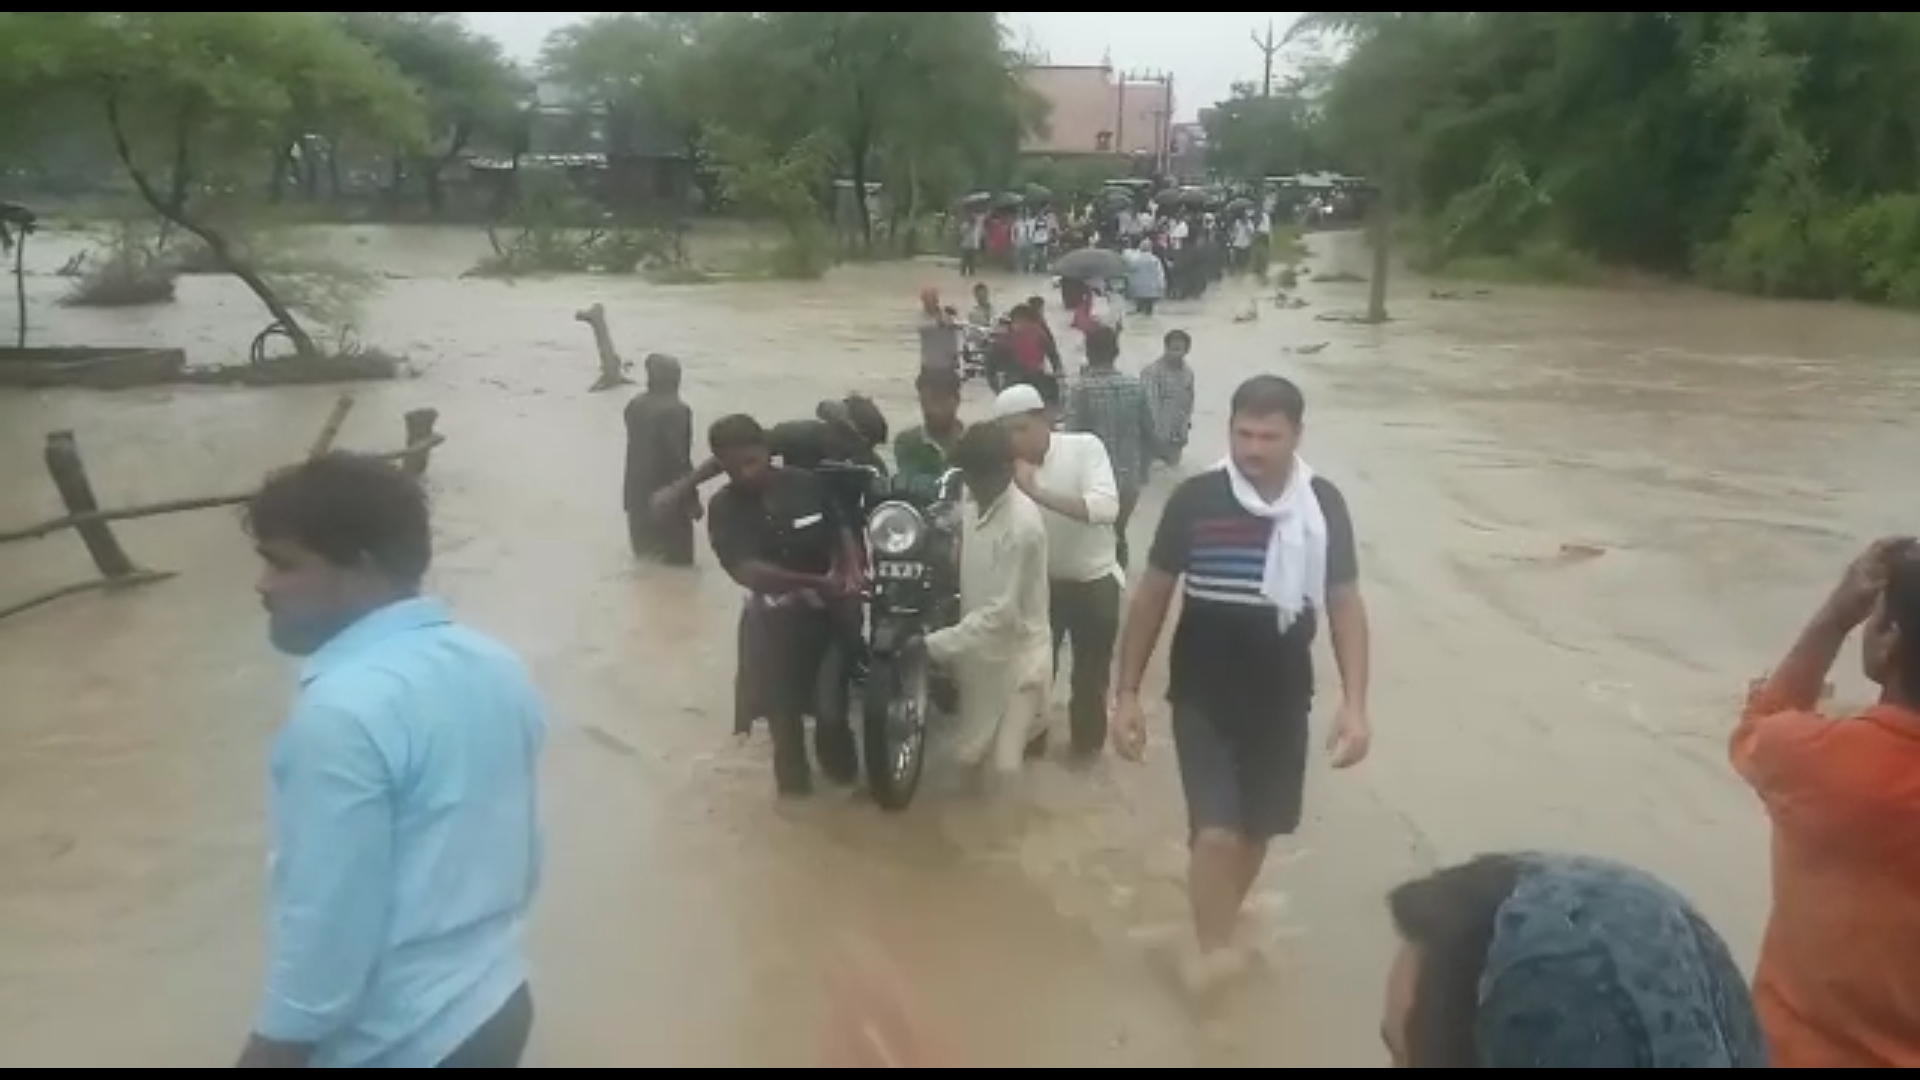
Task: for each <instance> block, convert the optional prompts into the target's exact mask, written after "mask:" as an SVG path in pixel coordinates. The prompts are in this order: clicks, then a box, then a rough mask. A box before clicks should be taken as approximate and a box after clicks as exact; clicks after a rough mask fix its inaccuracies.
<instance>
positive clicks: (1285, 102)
mask: <svg viewBox="0 0 1920 1080" xmlns="http://www.w3.org/2000/svg"><path fill="white" fill-rule="evenodd" d="M1313 89H1314V88H1313V86H1312V85H1311V83H1310V82H1309V80H1308V79H1307V78H1306V77H1305V76H1301V77H1297V78H1294V79H1290V80H1288V81H1287V82H1285V83H1284V84H1282V85H1281V86H1280V87H1279V88H1278V89H1277V90H1276V92H1275V93H1274V94H1272V95H1271V96H1263V95H1262V94H1260V93H1259V91H1258V88H1256V87H1255V86H1254V85H1253V84H1252V83H1237V84H1235V85H1234V87H1233V93H1232V96H1230V97H1229V98H1227V100H1225V101H1222V102H1220V103H1219V104H1217V105H1215V106H1214V107H1213V108H1212V109H1211V110H1209V111H1207V112H1206V113H1205V114H1204V120H1205V123H1206V130H1207V168H1208V170H1209V171H1211V172H1213V173H1214V174H1215V175H1218V176H1225V177H1232V178H1234V179H1239V180H1257V179H1259V178H1260V177H1263V176H1288V175H1292V174H1295V173H1303V172H1317V171H1320V170H1323V169H1328V168H1331V167H1332V166H1333V164H1334V162H1333V159H1332V154H1331V153H1330V151H1329V150H1328V149H1327V148H1326V147H1325V146H1324V145H1323V142H1324V140H1323V139H1322V138H1321V132H1320V110H1319V106H1318V105H1317V104H1316V103H1315V101H1314V100H1313Z"/></svg>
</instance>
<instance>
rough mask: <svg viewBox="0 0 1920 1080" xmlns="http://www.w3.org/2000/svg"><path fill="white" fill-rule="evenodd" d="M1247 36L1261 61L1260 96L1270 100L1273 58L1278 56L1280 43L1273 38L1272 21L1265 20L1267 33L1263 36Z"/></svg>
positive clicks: (1271, 94)
mask: <svg viewBox="0 0 1920 1080" xmlns="http://www.w3.org/2000/svg"><path fill="white" fill-rule="evenodd" d="M1249 36H1251V37H1252V38H1253V45H1254V47H1255V48H1257V49H1259V50H1260V58H1261V61H1262V63H1261V69H1260V96H1261V97H1263V98H1270V97H1272V96H1273V58H1274V57H1275V56H1276V55H1278V54H1279V52H1280V46H1281V44H1282V42H1281V41H1280V40H1279V39H1277V38H1275V37H1274V36H1273V20H1272V19H1268V20H1267V32H1266V34H1265V35H1264V36H1262V35H1260V34H1251V35H1249Z"/></svg>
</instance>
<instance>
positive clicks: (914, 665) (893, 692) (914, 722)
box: [860, 656, 928, 810]
mask: <svg viewBox="0 0 1920 1080" xmlns="http://www.w3.org/2000/svg"><path fill="white" fill-rule="evenodd" d="M927 699H928V692H927V663H926V660H925V659H924V658H921V657H913V658H904V657H899V656H876V657H874V658H873V659H872V661H870V663H869V666H868V668H867V678H866V681H865V682H863V683H862V684H861V687H860V727H861V731H860V736H861V747H860V750H861V756H862V757H863V758H864V759H865V764H866V767H867V786H868V788H869V789H871V790H872V792H873V801H874V802H876V803H879V804H880V808H881V809H882V810H905V809H906V808H907V807H908V806H909V805H911V804H912V802H913V796H914V793H915V792H917V791H918V790H919V789H920V773H921V771H922V770H923V769H924V768H925V767H926V754H927V710H928V703H927Z"/></svg>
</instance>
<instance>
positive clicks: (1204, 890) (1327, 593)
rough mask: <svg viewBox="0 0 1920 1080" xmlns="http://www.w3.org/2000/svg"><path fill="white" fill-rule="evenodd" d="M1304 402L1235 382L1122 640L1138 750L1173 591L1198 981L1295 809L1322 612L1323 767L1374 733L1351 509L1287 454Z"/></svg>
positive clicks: (1214, 962)
mask: <svg viewBox="0 0 1920 1080" xmlns="http://www.w3.org/2000/svg"><path fill="white" fill-rule="evenodd" d="M1305 411H1306V406H1305V401H1304V399H1303V398H1302V396H1301V394H1300V390H1299V388H1298V387H1296V386H1294V385H1293V383H1291V382H1289V381H1287V380H1286V379H1283V378H1280V377H1279V376H1276V375H1259V376H1255V377H1254V378H1252V379H1249V380H1247V381H1246V382H1244V383H1242V384H1241V385H1240V388H1239V389H1238V390H1236V391H1235V392H1234V395H1233V403H1232V409H1231V414H1230V420H1229V423H1230V431H1229V439H1230V453H1229V456H1228V460H1227V461H1225V462H1223V463H1222V464H1221V467H1219V468H1217V469H1214V470H1211V471H1209V472H1204V473H1201V474H1199V475H1197V476H1193V477H1190V478H1188V479H1187V480H1185V481H1184V482H1182V483H1181V485H1180V486H1179V487H1178V488H1176V489H1175V490H1174V492H1173V494H1172V495H1171V496H1170V497H1169V498H1168V500H1167V507H1166V511H1165V513H1164V514H1163V515H1162V517H1161V519H1160V526H1159V529H1158V531H1157V532H1156V533H1155V536H1154V540H1153V549H1152V551H1151V552H1150V553H1149V554H1148V556H1147V569H1146V572H1145V573H1144V574H1143V575H1142V576H1141V579H1140V582H1139V585H1138V586H1137V588H1136V589H1135V591H1134V596H1133V604H1132V610H1131V611H1130V612H1128V615H1127V618H1126V621H1125V631H1124V633H1123V634H1122V636H1121V639H1120V650H1119V651H1120V661H1119V667H1118V671H1117V673H1116V676H1117V687H1118V688H1117V690H1116V692H1115V695H1114V709H1113V714H1112V724H1113V740H1114V744H1115V747H1116V749H1117V750H1118V751H1119V752H1120V753H1121V754H1122V755H1125V756H1127V757H1129V758H1133V759H1135V760H1138V758H1139V756H1140V752H1141V750H1142V749H1143V748H1144V747H1145V745H1146V733H1145V728H1144V718H1143V715H1142V712H1141V708H1140V696H1139V695H1140V680H1141V677H1142V676H1143V675H1144V674H1145V672H1146V668H1147V661H1148V660H1149V659H1151V658H1152V655H1153V649H1154V645H1155V643H1157V642H1158V641H1159V640H1160V630H1161V628H1162V626H1164V625H1165V623H1166V617H1167V608H1168V606H1169V604H1170V603H1171V602H1172V600H1173V596H1174V591H1175V590H1176V589H1179V590H1180V591H1181V594H1182V602H1181V606H1180V621H1179V624H1178V626H1177V627H1176V629H1175V631H1174V636H1173V652H1172V654H1171V656H1170V657H1169V663H1168V669H1169V685H1168V688H1167V700H1168V702H1169V703H1170V704H1171V705H1172V707H1173V737H1174V746H1175V749H1176V750H1177V752H1178V756H1179V761H1180V780H1181V786H1182V787H1183V788H1184V789H1185V792H1186V798H1187V814H1188V825H1189V841H1190V849H1189V850H1190V853H1189V857H1188V870H1187V889H1188V899H1189V902H1190V904H1191V905H1192V909H1193V922H1194V932H1195V934H1196V936H1197V937H1198V939H1199V940H1198V944H1199V949H1198V951H1197V953H1196V954H1195V955H1194V956H1193V957H1192V959H1191V961H1190V962H1189V963H1188V964H1187V965H1186V967H1185V971H1184V972H1183V975H1184V976H1185V977H1186V980H1187V982H1188V985H1189V987H1190V988H1191V989H1193V990H1195V991H1204V990H1206V989H1209V988H1211V987H1212V986H1214V985H1216V984H1218V983H1219V982H1220V981H1221V980H1222V979H1224V978H1226V977H1228V976H1230V975H1232V974H1234V973H1235V971H1236V970H1237V969H1238V967H1239V966H1240V963H1241V961H1242V959H1243V956H1242V954H1241V953H1240V952H1239V951H1237V950H1235V949H1234V948H1233V947H1232V946H1233V938H1234V930H1235V925H1236V923H1237V922H1238V920H1239V915H1240V910H1241V908H1242V906H1243V905H1244V904H1245V903H1246V899H1247V896H1248V895H1249V894H1250V893H1251V892H1252V890H1253V885H1254V882H1255V881H1256V880H1258V878H1259V876H1260V869H1261V866H1262V864H1263V863H1264V861H1265V859H1266V854H1267V844H1268V842H1269V841H1271V840H1272V839H1273V838H1274V837H1276V836H1287V835H1290V834H1292V833H1293V832H1294V830H1295V829H1297V828H1298V827H1299V825H1300V817H1301V794H1302V787H1303V785H1304V783H1305V780H1306V770H1307V759H1308V757H1309V753H1308V719H1309V715H1310V713H1311V712H1312V707H1313V649H1312V646H1313V640H1314V638H1315V637H1316V636H1317V634H1318V629H1319V624H1320V621H1321V619H1322V618H1323V617H1324V619H1325V620H1326V623H1327V628H1328V631H1329V635H1330V636H1331V637H1332V639H1333V653H1334V658H1335V660H1336V661H1338V663H1339V668H1340V682H1341V690H1342V692H1343V700H1342V703H1341V706H1340V711H1339V715H1338V718H1337V720H1336V721H1335V724H1334V728H1333V731H1332V733H1331V735H1330V738H1329V739H1328V748H1329V750H1330V752H1331V754H1332V758H1333V764H1334V766H1335V767H1336V768H1345V767H1347V766H1350V765H1354V764H1357V763H1358V762H1359V761H1360V760H1361V759H1362V758H1364V757H1365V756H1366V752H1367V745H1368V741H1369V737H1370V736H1369V730H1370V729H1369V725H1368V720H1367V662H1368V644H1367V613H1366V607H1365V605H1364V604H1363V603H1362V601H1361V598H1360V588H1359V580H1360V573H1359V561H1358V558H1357V556H1356V554H1355V550H1354V539H1353V521H1352V519H1351V518H1350V517H1349V516H1348V514H1347V506H1346V500H1345V499H1343V498H1342V497H1341V495H1340V490H1339V489H1338V488H1336V487H1334V486H1333V484H1332V482H1330V481H1328V480H1326V479H1324V478H1322V477H1316V476H1314V475H1313V471H1312V470H1311V469H1310V468H1309V467H1308V466H1307V464H1306V462H1304V461H1302V460H1301V459H1300V458H1299V456H1298V453H1297V450H1298V447H1299V443H1300V429H1301V420H1302V418H1303V415H1304V413H1305Z"/></svg>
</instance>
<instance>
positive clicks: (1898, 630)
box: [1732, 539, 1920, 1069]
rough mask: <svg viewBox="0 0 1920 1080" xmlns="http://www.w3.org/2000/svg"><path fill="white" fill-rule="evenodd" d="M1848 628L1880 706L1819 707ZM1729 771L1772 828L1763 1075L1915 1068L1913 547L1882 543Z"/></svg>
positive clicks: (1771, 681)
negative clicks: (1826, 711)
mask: <svg viewBox="0 0 1920 1080" xmlns="http://www.w3.org/2000/svg"><path fill="white" fill-rule="evenodd" d="M1856 628H1860V629H1862V635H1861V657H1862V661H1863V665H1864V667H1865V669H1866V674H1867V677H1868V678H1870V679H1872V680H1873V681H1874V682H1875V683H1877V684H1879V686H1880V688H1881V695H1880V701H1879V703H1878V704H1876V705H1874V706H1873V707H1872V708H1869V709H1867V710H1866V711H1865V712H1862V713H1860V714H1859V715H1858V716H1854V717H1851V718H1846V719H1838V720H1830V719H1828V718H1826V717H1823V716H1821V715H1819V714H1818V713H1817V712H1816V711H1815V704H1816V702H1817V700H1818V698H1819V696H1820V693H1821V689H1822V687H1823V685H1824V684H1825V682H1826V678H1827V674H1828V672H1829V670H1830V669H1831V668H1832V667H1833V662H1834V659H1835V658H1836V657H1837V656H1838V655H1839V653H1840V649H1841V647H1842V646H1843V645H1845V643H1846V639H1847V638H1848V636H1849V635H1851V634H1852V633H1853V631H1854V630H1855V629H1856ZM1732 758H1733V766H1734V768H1735V769H1736V770H1737V771H1738V772H1739V773H1740V775H1741V776H1742V777H1744V778H1745V779H1746V781H1747V782H1748V783H1749V784H1751V785H1753V789H1754V790H1755V791H1756V792H1758V793H1759V795H1760V798H1761V801H1762V802H1763V803H1764V804H1765V805H1766V809H1767V815H1768V817H1769V818H1770V819H1771V820H1772V822H1773V911H1772V913H1771V916H1770V918H1769V919H1768V925H1767V933H1766V938H1765V940H1764V942H1763V944H1762V946H1761V950H1760V965H1759V969H1758V970H1757V972H1756V973H1755V976H1754V1003H1755V1005H1756V1007H1757V1008H1758V1010H1759V1014H1760V1021H1761V1024H1762V1026H1763V1027H1764V1028H1765V1029H1766V1034H1767V1041H1768V1044H1769V1048H1770V1050H1771V1053H1772V1062H1773V1067H1774V1068H1787V1069H1846V1068H1853V1069H1873V1068H1878V1069H1911V1068H1920V545H1916V543H1915V542H1914V541H1913V540H1910V539H1902V540H1882V541H1880V542H1879V543H1876V544H1875V545H1874V546H1873V547H1872V548H1870V549H1869V550H1868V551H1867V553H1866V554H1865V555H1862V556H1861V557H1860V558H1859V559H1858V560H1856V561H1855V562H1854V563H1853V565H1852V566H1851V567H1849V568H1848V571H1847V574H1846V576H1845V578H1843V579H1842V581H1841V583H1840V585H1839V586H1838V587H1837V588H1836V589H1835V590H1834V592H1833V594H1832V595H1831V596H1830V597H1828V599H1827V601H1826V603H1824V604H1823V605H1821V607H1820V610H1819V611H1818V612H1817V613H1816V614H1815V615H1814V617H1813V620H1812V621H1811V622H1809V623H1808V624H1807V627H1806V629H1804V630H1802V631H1801V632H1800V637H1799V639H1798V640H1796V641H1795V642H1794V644H1793V647H1792V648H1790V649H1788V650H1787V655H1786V656H1785V657H1784V658H1783V659H1782V660H1781V661H1780V664H1779V666H1778V667H1776V668H1775V669H1774V671H1773V674H1771V675H1770V676H1768V677H1767V678H1765V679H1763V680H1760V681H1759V682H1758V683H1756V684H1755V687H1754V688H1753V690H1752V693H1751V695H1750V696H1749V698H1748V700H1747V706H1746V710H1745V712H1744V713H1743V715H1742V716H1741V718H1740V724H1739V726H1738V727H1736V728H1735V729H1734V733H1733V741H1732Z"/></svg>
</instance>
